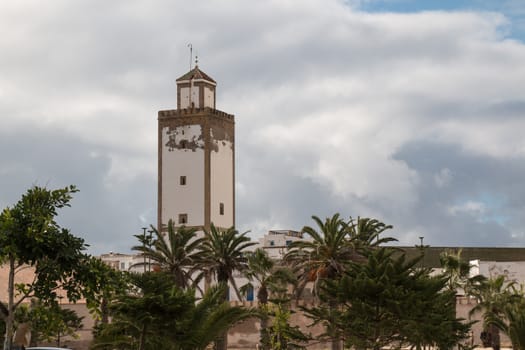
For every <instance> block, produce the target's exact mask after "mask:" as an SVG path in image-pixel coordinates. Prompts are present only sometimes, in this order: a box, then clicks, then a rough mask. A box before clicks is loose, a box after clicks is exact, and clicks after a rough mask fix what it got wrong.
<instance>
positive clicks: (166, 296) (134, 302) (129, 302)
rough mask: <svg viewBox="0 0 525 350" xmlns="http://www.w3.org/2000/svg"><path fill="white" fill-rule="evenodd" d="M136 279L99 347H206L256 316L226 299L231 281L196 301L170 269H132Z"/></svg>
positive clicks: (104, 329) (96, 342) (117, 304)
mask: <svg viewBox="0 0 525 350" xmlns="http://www.w3.org/2000/svg"><path fill="white" fill-rule="evenodd" d="M131 280H132V285H131V286H130V289H129V290H128V291H127V292H126V293H122V294H121V295H120V296H119V297H118V298H117V299H116V301H115V302H114V303H113V304H112V305H111V306H110V310H111V314H112V318H113V321H112V322H111V323H109V324H107V325H105V326H103V327H101V329H100V330H99V331H98V333H97V334H96V337H95V340H94V343H93V345H92V348H94V349H105V348H110V349H133V350H136V349H139V350H147V349H152V350H153V349H173V350H201V349H205V348H206V347H207V346H209V345H210V344H211V343H212V342H213V341H215V340H216V338H217V337H218V336H219V335H220V334H222V333H223V332H224V331H226V330H227V329H229V328H230V327H231V326H232V325H234V324H235V323H236V322H239V321H241V320H243V319H245V318H248V317H254V316H256V313H254V312H253V311H251V310H247V309H243V308H240V307H231V306H230V305H229V303H226V302H224V301H223V298H222V296H223V294H224V289H225V288H226V286H225V285H219V286H216V287H213V288H210V289H209V290H208V291H207V292H206V293H205V294H204V296H203V298H202V299H201V300H200V301H198V302H196V301H197V300H196V299H195V293H194V290H191V289H188V290H182V289H180V288H179V287H178V286H176V285H175V284H174V281H173V279H172V278H171V276H170V275H169V274H166V273H156V272H147V273H145V274H141V275H132V279H131Z"/></svg>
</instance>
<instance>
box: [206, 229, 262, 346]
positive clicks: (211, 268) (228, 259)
mask: <svg viewBox="0 0 525 350" xmlns="http://www.w3.org/2000/svg"><path fill="white" fill-rule="evenodd" d="M247 234H248V232H244V233H239V231H237V230H236V229H235V228H233V227H231V228H229V229H227V230H221V229H218V228H217V227H215V225H213V224H211V227H210V229H209V230H205V232H204V241H203V243H202V260H201V263H200V268H201V269H203V270H205V271H207V272H209V273H211V274H212V275H214V276H215V278H216V280H217V282H219V283H223V284H225V285H227V284H228V282H229V283H231V285H232V286H233V289H234V290H235V293H236V294H237V297H238V298H239V300H242V297H241V294H240V292H239V289H238V288H237V284H236V283H235V279H234V278H233V273H234V271H239V272H241V273H242V272H244V271H245V270H246V268H247V266H248V261H247V258H246V255H245V250H246V248H248V247H250V246H252V245H254V244H256V243H255V242H250V238H249V237H247V236H246V235H247ZM223 298H224V300H226V299H227V294H226V292H225V293H224V295H223ZM215 348H216V349H219V350H226V349H227V334H223V336H222V337H221V338H219V339H218V340H217V342H216V343H215Z"/></svg>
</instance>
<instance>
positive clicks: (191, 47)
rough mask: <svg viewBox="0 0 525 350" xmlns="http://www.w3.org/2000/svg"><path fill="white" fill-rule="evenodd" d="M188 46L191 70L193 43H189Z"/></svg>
mask: <svg viewBox="0 0 525 350" xmlns="http://www.w3.org/2000/svg"><path fill="white" fill-rule="evenodd" d="M188 47H189V48H190V70H191V61H193V45H192V44H191V43H189V44H188Z"/></svg>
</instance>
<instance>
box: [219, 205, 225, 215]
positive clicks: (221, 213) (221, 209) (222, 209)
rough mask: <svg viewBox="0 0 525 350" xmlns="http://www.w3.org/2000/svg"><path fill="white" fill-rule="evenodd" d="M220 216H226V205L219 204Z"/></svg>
mask: <svg viewBox="0 0 525 350" xmlns="http://www.w3.org/2000/svg"><path fill="white" fill-rule="evenodd" d="M219 214H220V215H224V203H220V204H219Z"/></svg>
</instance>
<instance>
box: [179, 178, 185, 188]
mask: <svg viewBox="0 0 525 350" xmlns="http://www.w3.org/2000/svg"><path fill="white" fill-rule="evenodd" d="M180 185H181V186H185V185H186V176H181V177H180Z"/></svg>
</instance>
